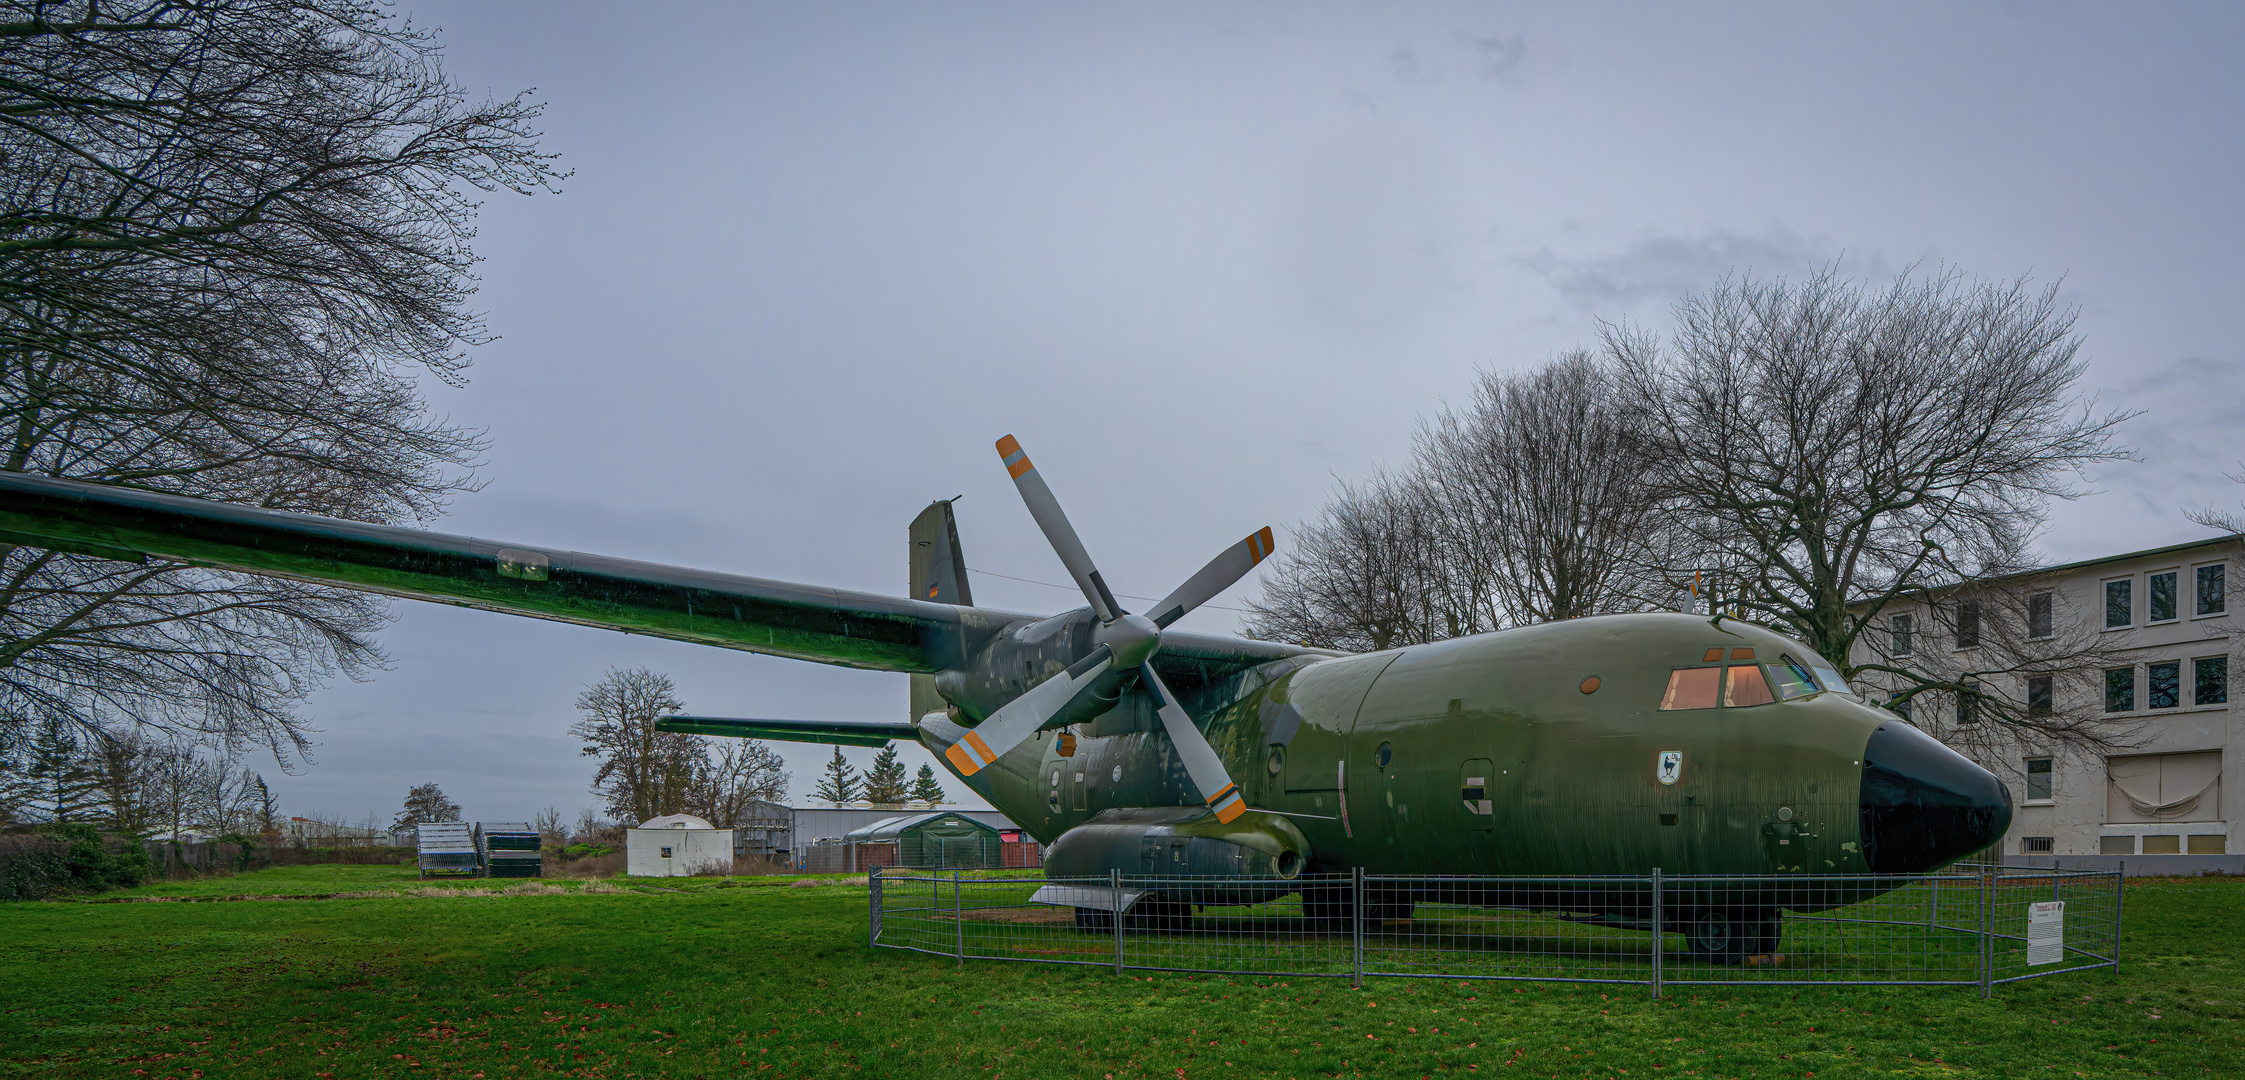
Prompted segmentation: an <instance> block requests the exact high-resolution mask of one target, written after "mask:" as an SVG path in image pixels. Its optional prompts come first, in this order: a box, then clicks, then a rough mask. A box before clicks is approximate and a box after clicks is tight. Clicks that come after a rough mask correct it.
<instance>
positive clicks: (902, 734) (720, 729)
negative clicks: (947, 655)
mask: <svg viewBox="0 0 2245 1080" xmlns="http://www.w3.org/2000/svg"><path fill="white" fill-rule="evenodd" d="M655 730H657V731H679V732H684V733H686V734H688V735H726V736H730V737H732V738H736V739H773V740H777V741H779V742H808V743H839V744H841V745H843V746H887V745H888V744H889V740H891V739H903V740H905V741H907V742H917V741H919V738H920V729H918V728H916V727H914V726H912V725H911V724H909V723H906V722H904V721H902V720H895V721H888V720H735V719H731V718H729V717H723V716H663V717H657V718H656V719H655Z"/></svg>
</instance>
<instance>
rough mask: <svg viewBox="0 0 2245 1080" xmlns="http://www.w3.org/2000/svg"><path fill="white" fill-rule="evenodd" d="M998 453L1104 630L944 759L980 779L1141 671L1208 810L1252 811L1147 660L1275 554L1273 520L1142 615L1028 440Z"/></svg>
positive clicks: (1221, 814)
mask: <svg viewBox="0 0 2245 1080" xmlns="http://www.w3.org/2000/svg"><path fill="white" fill-rule="evenodd" d="M998 456H999V457H1000V458H1003V459H1004V460H1005V463H1006V471H1007V472H1009V473H1011V474H1012V475H1013V483H1014V486H1015V487H1016V488H1018V489H1020V491H1021V501H1022V502H1024V503H1027V504H1028V507H1029V516H1030V517H1033V518H1035V519H1036V520H1037V527H1038V528H1040V529H1043V530H1044V534H1045V539H1046V540H1048V541H1050V542H1051V544H1052V549H1053V551H1055V552H1057V553H1058V554H1059V556H1060V562H1061V564H1062V565H1064V566H1066V567H1067V568H1068V576H1070V577H1072V578H1075V579H1076V587H1077V588H1079V589H1082V590H1083V594H1084V599H1086V600H1088V601H1090V602H1091V611H1092V614H1094V615H1096V616H1098V618H1099V629H1098V630H1097V631H1096V632H1094V634H1093V638H1092V640H1093V641H1094V642H1096V645H1095V646H1094V647H1093V649H1092V650H1091V652H1090V653H1088V654H1086V655H1085V656H1084V658H1083V659H1081V660H1078V661H1076V662H1075V664H1074V665H1072V666H1070V667H1069V668H1068V670H1066V671H1064V672H1061V673H1060V674H1057V675H1054V676H1053V677H1051V678H1049V679H1046V680H1045V681H1043V682H1041V683H1038V684H1037V685H1036V686H1034V687H1031V688H1030V689H1029V691H1028V692H1027V693H1025V694H1022V695H1021V696H1020V697H1017V698H1015V699H1013V700H1012V701H1010V702H1007V703H1006V704H1005V706H1004V707H1002V708H1000V709H999V710H998V711H997V712H994V713H991V714H990V716H989V718H988V719H985V720H984V721H982V723H980V724H978V725H976V726H975V727H974V729H973V730H971V731H969V732H967V733H966V736H965V737H964V738H961V739H960V740H959V741H958V742H957V743H954V744H953V745H952V746H951V748H950V749H949V750H947V751H945V752H944V753H945V756H946V757H948V758H949V759H950V760H951V764H952V765H954V766H956V767H957V768H958V770H959V774H960V775H962V776H972V775H974V774H975V773H978V772H980V771H982V769H983V768H984V767H986V766H988V765H989V764H990V763H991V762H994V761H996V760H998V758H1000V757H1002V756H1004V754H1005V753H1006V751H1008V750H1011V749H1013V748H1014V747H1015V746H1018V745H1020V743H1021V741H1022V740H1024V739H1027V738H1028V737H1029V736H1030V735H1031V734H1032V733H1034V732H1036V731H1037V730H1038V729H1040V728H1042V727H1044V726H1045V723H1046V722H1047V721H1049V720H1051V719H1052V718H1053V717H1055V716H1058V715H1060V713H1061V712H1062V711H1063V710H1065V709H1067V708H1068V707H1069V705H1071V704H1072V703H1074V702H1075V701H1076V700H1077V699H1078V698H1080V697H1082V696H1084V695H1085V694H1088V693H1091V692H1093V690H1094V689H1095V687H1096V686H1097V685H1098V684H1099V682H1100V679H1101V677H1102V676H1104V675H1106V674H1108V673H1109V672H1113V671H1127V670H1130V669H1132V668H1136V669H1137V670H1138V686H1139V688H1141V689H1143V690H1144V691H1145V692H1146V693H1147V694H1149V695H1151V696H1152V697H1153V699H1154V709H1155V711H1156V712H1157V713H1158V714H1159V715H1160V716H1161V722H1162V729H1163V730H1164V731H1166V732H1168V734H1169V741H1170V743H1171V744H1172V745H1174V746H1176V748H1177V754H1178V757H1179V758H1180V759H1181V760H1182V761H1183V762H1184V764H1185V773H1186V775H1188V776H1190V777H1191V778H1192V781H1193V786H1194V787H1197V788H1199V789H1200V793H1201V795H1202V797H1203V798H1205V799H1206V800H1207V802H1208V806H1209V808H1210V809H1212V810H1214V811H1215V812H1216V819H1217V820H1218V821H1222V822H1225V823H1230V822H1231V821H1232V819H1234V818H1237V817H1238V816H1240V815H1241V814H1243V813H1245V812H1246V811H1247V802H1246V800H1244V799H1242V798H1240V794H1239V785H1237V784H1234V783H1233V782H1232V778H1231V774H1230V773H1229V772H1227V771H1226V770H1225V768H1224V762H1223V759H1222V758H1219V757H1217V756H1216V749H1215V748H1214V747H1212V746H1210V745H1208V739H1207V737H1206V736H1204V735H1202V734H1201V732H1200V728H1198V727H1197V726H1195V725H1194V724H1193V718H1192V716H1191V715H1189V714H1187V713H1186V712H1185V709H1184V707H1183V706H1181V705H1179V704H1177V697H1176V695H1174V694H1171V693H1170V692H1169V687H1167V686H1165V685H1163V683H1162V681H1161V676H1160V675H1159V674H1157V673H1155V671H1154V666H1153V664H1151V663H1149V662H1148V661H1149V660H1150V659H1152V657H1153V655H1154V652H1155V651H1156V650H1158V649H1160V648H1161V634H1162V631H1163V630H1164V629H1166V628H1168V627H1169V626H1170V625H1171V624H1173V623H1175V622H1176V621H1177V620H1179V619H1181V618H1184V617H1185V615H1186V613H1187V612H1190V611H1192V610H1193V609H1194V608H1197V607H1199V606H1200V605H1202V604H1204V603H1206V602H1208V601H1209V600H1210V599H1211V598H1213V597H1215V595H1216V594H1217V593H1220V592H1223V591H1224V590H1225V589H1228V588H1230V587H1231V585H1232V583H1233V582H1236V581H1238V580H1239V579H1240V578H1242V577H1244V576H1246V574H1247V572H1248V571H1249V570H1252V569H1254V567H1255V564H1256V563H1259V562H1262V561H1263V560H1264V559H1265V558H1268V557H1269V556H1270V553H1271V530H1270V527H1269V526H1267V525H1266V526H1264V527H1263V528H1262V529H1260V530H1258V531H1256V532H1254V533H1252V534H1250V535H1249V536H1248V537H1247V538H1246V539H1244V540H1241V541H1240V542H1239V543H1237V544H1234V545H1232V546H1231V547H1229V548H1226V549H1225V550H1224V552H1223V553H1222V554H1220V555H1218V556H1216V558H1214V559H1212V560H1210V561H1209V563H1208V565H1207V566H1204V567H1202V568H1201V569H1200V572H1199V573H1196V574H1194V575H1193V576H1192V577H1190V578H1188V579H1186V581H1185V583H1184V584H1183V585H1180V586H1178V587H1177V589H1176V591H1174V592H1172V593H1170V594H1169V595H1168V596H1167V597H1164V598H1163V599H1162V601H1161V602H1160V603H1158V604H1155V605H1154V608H1153V611H1154V615H1153V617H1152V618H1148V617H1146V616H1144V615H1133V614H1130V613H1129V612H1126V611H1124V610H1123V609H1122V605H1120V604H1117V603H1116V602H1115V595H1114V593H1113V592H1111V591H1109V589H1108V588H1107V582H1106V581H1105V579H1103V578H1101V577H1100V576H1099V569H1098V568H1097V567H1095V566H1093V565H1092V563H1091V555H1090V553H1089V552H1086V551H1085V550H1084V545H1083V541H1082V540H1081V539H1080V538H1078V537H1077V536H1076V529H1075V526H1073V525H1070V524H1069V523H1068V515H1067V514H1065V513H1062V512H1061V510H1060V502H1059V500H1057V499H1055V498H1053V497H1052V489H1051V488H1050V487H1047V486H1046V485H1045V481H1044V477H1042V476H1039V475H1038V474H1037V468H1036V466H1034V465H1032V464H1030V463H1029V455H1028V454H1027V453H1025V452H1024V451H1023V450H1022V449H1021V444H1020V443H1019V442H1018V441H1016V440H1015V439H1014V437H1013V436H1011V435H1008V436H1006V437H1005V438H1003V439H999V440H998Z"/></svg>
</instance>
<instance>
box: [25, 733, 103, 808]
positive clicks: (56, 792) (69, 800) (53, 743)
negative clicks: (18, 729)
mask: <svg viewBox="0 0 2245 1080" xmlns="http://www.w3.org/2000/svg"><path fill="white" fill-rule="evenodd" d="M27 750H28V752H27V753H26V754H25V755H24V757H25V759H26V760H25V767H24V779H25V781H26V785H25V786H26V788H27V789H28V793H29V794H30V796H31V798H30V802H31V808H32V811H33V812H34V813H36V814H38V815H39V816H41V817H44V818H46V819H47V820H48V821H52V822H55V823H57V824H61V823H63V822H70V821H89V820H92V819H93V817H94V816H95V815H96V814H98V813H99V811H100V810H101V774H100V772H99V771H98V770H96V769H95V768H94V767H93V764H92V763H91V762H89V761H88V760H87V759H86V754H85V752H84V749H83V748H82V747H80V746H79V744H78V735H77V733H76V732H74V731H72V730H71V729H70V722H69V721H68V720H65V719H63V718H61V717H59V716H49V717H48V718H47V719H45V720H42V721H41V722H40V724H39V726H38V727H37V728H35V729H33V731H32V734H31V745H30V746H29V747H27Z"/></svg>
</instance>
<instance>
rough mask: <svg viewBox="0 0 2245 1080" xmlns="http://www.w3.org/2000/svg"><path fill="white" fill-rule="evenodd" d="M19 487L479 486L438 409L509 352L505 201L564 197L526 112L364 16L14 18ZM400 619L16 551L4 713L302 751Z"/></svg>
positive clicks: (277, 501) (308, 2) (14, 384)
mask: <svg viewBox="0 0 2245 1080" xmlns="http://www.w3.org/2000/svg"><path fill="white" fill-rule="evenodd" d="M0 9H5V10H4V13H0V225H4V228H0V432H4V433H5V435H6V440H7V442H6V446H5V447H4V448H0V468H5V469H8V470H13V471H21V472H34V473H43V474H47V475H53V476H63V477H70V478H73V479H79V480H87V481H92V482H96V483H109V484H120V485H126V486H132V487H140V488H148V489H153V490H159V491H168V492H176V493H181V494H188V495H197V496H203V497H207V498H217V499H226V500H232V501H237V502H244V503H249V504H252V505H257V506H261V507H270V508H276V509H285V510H295V511H305V512H311V513H319V514H329V515H334V516H339V517H347V518H356V519H360V520H369V521H397V520H412V519H425V518H427V517H429V516H431V515H433V514H434V513H436V512H437V511H438V509H439V508H440V507H441V506H442V505H443V503H444V501H445V499H446V498H447V497H448V496H449V495H450V494H451V493H453V492H456V491H459V490H461V489H463V488H464V487H467V486H469V485H470V483H471V480H470V477H469V473H468V470H467V466H468V465H469V464H470V463H471V460H472V458H473V456H474V454H475V452H476V450H477V444H478V437H477V435H476V434H475V433H474V432H471V431H468V430H465V429H463V428H461V427H458V426H456V425H454V424H452V423H450V422H448V421H446V420H444V419H443V418H439V417H432V416H431V415H429V414H428V412H427V409H426V407H425V405H424V403H423V401H422V398H421V396H420V394H419V392H418V390H417V389H416V386H415V381H414V380H415V379H416V377H418V376H419V375H421V374H434V375H436V376H437V377H439V378H442V379H444V380H447V381H450V382H458V381H460V379H461V377H462V372H463V370H464V368H465V366H466V356H465V349H466V348H467V347H469V346H473V345H475V344H477V343H480V342H482V341H485V340H487V338H488V335H487V334H486V332H485V331H484V329H483V326H482V324H481V323H480V322H479V320H478V317H477V316H476V315H474V314H473V313H472V312H471V311H470V310H469V309H468V308H467V306H466V304H467V300H468V297H469V295H470V294H471V292H472V291H473V287H474V278H473V276H472V273H471V269H472V266H473V263H474V260H475V257H474V255H473V253H472V252H471V251H470V249H469V241H470V239H471V237H472V235H473V232H472V224H471V223H472V219H473V216H474V210H475V207H476V205H477V203H476V201H475V200H476V197H477V196H478V193H479V192H488V191H496V190H511V191H518V192H525V193H527V192H529V191H532V190H535V189H542V188H543V189H550V186H551V184H552V182H553V181H555V180H556V179H557V178H558V177H557V175H556V174H555V172H554V171H553V169H552V167H551V162H550V161H549V160H547V158H545V157H544V156H541V155H540V154H538V153H537V151H536V149H535V144H536V138H537V133H536V132H535V131H534V130H532V127H531V125H532V123H533V122H534V120H535V118H536V115H537V111H538V110H537V108H536V107H535V106H534V105H532V104H531V103H529V102H528V101H527V100H526V99H524V98H521V97H516V98H513V99H509V100H503V101H496V102H494V101H481V102H478V101H475V100H472V99H471V98H469V96H468V95H467V94H466V93H464V92H463V91H462V89H461V88H460V87H459V86H458V85H457V84H456V83H454V82H453V81H452V80H451V79H449V78H448V77H447V76H446V75H445V74H444V73H443V71H442V70H441V68H440V66H439V54H438V49H437V47H436V45H435V43H434V41H433V39H432V38H431V37H430V36H429V35H428V34H427V33H426V32H424V31H421V30H418V29H412V28H409V27H408V26H407V25H406V24H405V23H404V22H403V21H402V20H401V19H398V18H396V17H393V16H392V15H391V14H390V13H388V12H387V11H385V10H384V9H383V8H382V7H380V6H378V5H374V4H368V3H363V2H360V0H212V2H208V3H179V2H174V0H124V2H121V3H114V4H95V3H92V2H90V0H87V2H82V3H78V4H69V3H41V2H32V0H7V2H5V3H0ZM385 610H386V609H385V607H384V606H383V604H382V602H381V601H379V600H376V599H371V598H367V597H363V596H354V595H351V594H348V593H345V592H342V591H339V590H334V589H327V588H321V587H315V586H310V585H302V584H297V583H290V582H281V581H275V580H267V579H248V578H244V577H239V576H236V575H232V574H223V573H216V572H212V571H207V570H199V569H194V568H187V567H178V566H171V565H164V564H128V563H117V562H107V561H103V560H99V559H91V558H84V557H79V556H70V555H58V554H55V553H52V552H47V551H44V550H41V549H37V548H24V547H13V546H0V723H6V724H12V725H19V726H20V725H25V724H29V723H32V722H34V721H36V720H38V719H40V718H43V717H61V718H64V719H65V720H67V721H69V722H71V723H74V724H78V725H80V726H91V725H92V724H93V722H94V720H95V718H96V717H110V718H116V719H120V720H122V721H124V722H128V723H132V724H138V725H145V726H151V727H154V728H159V729H163V730H166V731H170V732H175V733H177V732H185V733H192V734H195V735H198V736H201V737H206V738H212V739H216V740H218V741H220V742H223V743H227V744H229V745H233V744H237V743H243V742H247V743H255V744H261V745H264V746H267V747H269V748H271V749H273V750H274V751H275V752H276V753H279V754H281V755H283V757H284V760H285V758H286V756H287V755H289V754H292V753H295V752H299V751H301V750H302V748H303V747H304V746H305V745H306V743H305V736H304V731H303V726H302V721H301V718H300V717H299V716H298V715H297V714H296V712H295V711H294V710H295V705H296V703H297V702H298V701H300V700H301V698H302V697H303V695H304V694H306V693H307V692H309V690H310V689H311V688H312V687H314V686H316V685H317V684H318V683H319V682H320V681H321V680H322V679H324V678H327V677H330V676H331V675H333V674H335V673H337V672H341V673H346V674H352V675H357V674H359V673H362V672H364V671H367V670H370V669H371V666H372V665H374V664H376V663H377V662H378V660H379V654H378V653H377V652H376V649H375V646H374V644H373V640H372V637H371V635H372V633H373V632H374V630H375V629H376V628H378V627H379V626H380V625H381V623H382V621H383V619H384V612H385Z"/></svg>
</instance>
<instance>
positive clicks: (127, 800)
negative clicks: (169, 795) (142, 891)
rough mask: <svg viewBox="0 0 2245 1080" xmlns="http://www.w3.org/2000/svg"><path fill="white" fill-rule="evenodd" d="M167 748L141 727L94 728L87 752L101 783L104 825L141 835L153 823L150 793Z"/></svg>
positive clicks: (157, 779) (112, 829)
mask: <svg viewBox="0 0 2245 1080" xmlns="http://www.w3.org/2000/svg"><path fill="white" fill-rule="evenodd" d="M167 749H168V748H167V747H165V746H164V744H162V743H160V742H158V741H156V740H155V739H153V738H150V737H149V736H148V734H147V733H146V732H143V731H140V730H136V729H124V730H112V729H108V728H102V729H97V731H96V732H95V735H94V738H93V739H92V745H90V746H89V747H88V748H87V751H88V752H87V756H88V757H89V758H90V759H91V764H92V766H93V772H94V775H95V777H96V778H97V780H96V782H97V783H98V784H99V785H100V786H101V798H102V804H103V805H102V809H103V812H104V817H103V820H102V822H101V825H102V828H103V829H105V830H107V831H109V832H112V833H116V834H118V835H121V836H144V835H146V834H147V833H148V832H149V830H150V828H151V827H152V826H154V825H155V824H156V822H155V820H154V818H153V817H152V816H151V809H152V807H151V796H152V794H153V793H154V791H155V789H156V788H157V786H158V784H159V783H160V782H161V777H162V772H161V770H162V767H163V757H164V754H165V751H166V750H167Z"/></svg>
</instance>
